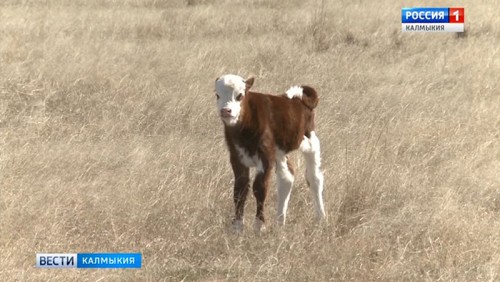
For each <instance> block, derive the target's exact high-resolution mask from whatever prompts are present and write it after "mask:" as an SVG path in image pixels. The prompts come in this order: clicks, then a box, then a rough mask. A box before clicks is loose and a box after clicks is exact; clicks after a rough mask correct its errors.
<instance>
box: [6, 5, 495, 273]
mask: <svg viewBox="0 0 500 282" xmlns="http://www.w3.org/2000/svg"><path fill="white" fill-rule="evenodd" d="M464 3H465V4H464V5H465V9H466V21H467V22H466V29H467V30H468V33H467V36H465V37H456V36H454V35H453V34H402V33H401V32H400V9H401V7H403V6H411V5H412V4H413V3H411V2H410V1H400V2H398V1H389V0H383V1H378V3H372V1H310V3H307V2H306V3H303V1H298V0H297V1H287V2H286V4H285V1H270V0H253V1H243V0H239V1H223V0H186V1H181V0H179V1H167V0H165V1H160V0H123V1H117V0H88V1H87V0H85V1H84V0H6V1H3V2H2V4H0V142H1V143H0V149H1V151H0V169H1V173H0V250H1V252H0V280H1V281H13V280H43V281H47V280H51V281H65V280H86V281H96V280H100V279H101V278H104V280H105V281H110V280H111V281H119V280H136V281H139V280H142V281H144V280H149V281H157V280H169V281H170V280H173V281H175V280H203V281H213V280H225V279H228V280H246V281H255V280H292V281H306V280H309V281H310V280H315V281H325V280H336V281H339V280H354V281H374V280H383V281H409V280H420V281H422V280H428V281H499V280H500V184H499V183H500V133H499V132H500V90H499V89H500V85H499V82H498V78H499V73H500V49H499V46H500V20H499V17H498V16H497V9H496V8H498V5H497V4H498V3H497V2H496V0H490V1H472V0H470V1H465V2H464ZM419 5H421V6H425V5H433V6H454V5H456V3H455V1H440V2H438V3H436V1H428V2H425V3H423V4H422V3H419ZM374 11H377V12H376V13H375V14H374ZM228 72H231V73H239V74H242V75H245V76H246V75H250V74H253V75H255V76H256V77H257V80H256V89H257V90H261V91H269V92H283V91H284V90H286V89H287V87H289V86H290V85H292V84H294V83H308V84H311V85H314V86H316V87H317V88H318V90H319V91H320V95H321V101H320V106H319V109H318V127H319V128H318V133H319V136H320V138H321V140H322V148H323V159H324V170H325V173H326V190H325V201H326V207H327V210H328V211H327V212H328V217H329V220H328V222H327V223H326V224H324V225H321V226H317V225H315V224H314V223H313V208H312V202H311V198H310V195H309V192H308V190H307V188H306V187H307V186H306V185H305V181H304V177H303V175H302V173H301V174H300V175H299V176H298V177H297V181H296V184H295V186H294V191H293V193H292V199H291V203H290V211H289V225H287V226H286V227H285V228H284V229H283V230H277V229H276V228H275V227H274V226H273V225H272V224H271V228H270V231H269V232H268V233H266V234H264V235H262V236H260V237H259V236H256V235H254V234H253V232H251V231H250V230H247V232H245V233H244V234H243V235H241V236H236V235H233V234H231V233H230V232H228V231H227V227H228V224H229V220H230V217H231V215H232V213H233V207H232V203H231V202H232V201H231V191H232V188H231V185H232V176H231V175H232V174H231V172H230V169H229V162H228V158H227V152H226V148H225V145H224V142H223V138H222V125H221V123H220V121H219V120H218V119H217V117H216V115H215V103H214V101H213V99H214V98H213V80H214V79H215V77H217V76H218V75H220V74H223V73H228ZM302 165H303V163H302V162H299V166H300V167H301V168H302ZM274 191H275V190H274V188H273V190H272V193H271V195H270V200H269V202H268V205H267V206H268V210H267V215H268V217H269V218H271V219H273V218H274V212H275V203H276V200H275V195H274ZM254 208H255V204H254V201H253V198H252V200H251V201H249V204H248V206H247V209H246V211H247V214H246V220H247V223H251V222H252V220H253V218H252V217H253V214H254ZM271 222H272V221H271ZM37 252H141V253H143V256H144V265H143V268H142V269H141V270H44V269H37V268H35V267H34V262H35V253H37Z"/></svg>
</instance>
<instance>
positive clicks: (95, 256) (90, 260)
mask: <svg viewBox="0 0 500 282" xmlns="http://www.w3.org/2000/svg"><path fill="white" fill-rule="evenodd" d="M76 265H77V268H141V266H142V255H141V254H140V253H78V254H77V264H76Z"/></svg>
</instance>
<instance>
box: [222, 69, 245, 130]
mask: <svg viewBox="0 0 500 282" xmlns="http://www.w3.org/2000/svg"><path fill="white" fill-rule="evenodd" d="M253 81H254V79H253V78H250V79H248V80H245V79H244V78H242V77H241V76H238V75H233V74H227V75H223V76H221V77H219V78H217V79H216V80H215V96H216V97H217V113H218V114H219V116H220V118H221V120H222V121H223V122H224V124H226V125H229V126H233V125H235V124H236V123H237V122H238V118H239V116H240V113H241V102H242V101H243V98H244V97H245V94H246V93H247V92H248V89H250V87H251V86H252V84H253Z"/></svg>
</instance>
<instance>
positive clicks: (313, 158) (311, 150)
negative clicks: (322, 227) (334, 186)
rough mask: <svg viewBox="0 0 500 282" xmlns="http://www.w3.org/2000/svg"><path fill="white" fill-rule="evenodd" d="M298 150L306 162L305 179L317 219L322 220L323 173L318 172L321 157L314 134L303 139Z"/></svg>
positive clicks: (323, 213)
mask: <svg viewBox="0 0 500 282" xmlns="http://www.w3.org/2000/svg"><path fill="white" fill-rule="evenodd" d="M300 150H301V151H302V153H303V154H304V158H305V162H306V179H307V183H308V184H309V188H310V189H311V193H312V195H313V199H314V205H315V208H316V215H317V217H318V218H319V219H324V218H325V217H326V215H325V207H324V204H323V173H322V172H321V170H320V167H321V156H320V151H321V150H320V145H319V139H318V137H317V136H316V134H315V133H314V131H312V132H311V137H310V138H307V137H304V140H303V141H302V143H301V144H300Z"/></svg>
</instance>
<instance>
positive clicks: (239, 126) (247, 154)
mask: <svg viewBox="0 0 500 282" xmlns="http://www.w3.org/2000/svg"><path fill="white" fill-rule="evenodd" d="M253 82H254V78H250V79H247V80H245V79H243V78H242V77H240V76H237V75H231V74H228V75H224V76H221V77H219V78H217V79H216V81H215V92H216V94H215V95H216V97H217V108H218V114H219V115H220V118H221V120H222V122H223V124H224V133H225V137H226V143H227V146H228V148H229V156H230V161H231V166H232V169H233V173H234V204H235V207H236V213H235V217H234V219H233V227H234V228H235V229H236V230H241V229H243V210H244V206H245V200H246V198H247V194H248V190H249V188H250V173H249V168H250V167H256V169H257V172H256V175H255V180H254V182H253V186H252V188H253V194H254V196H255V198H256V200H257V214H256V219H255V224H254V228H255V230H256V231H257V232H259V231H261V230H262V229H263V228H264V223H265V221H266V220H265V217H264V202H265V200H266V196H267V192H268V187H269V181H270V176H271V171H272V169H273V167H274V166H275V165H276V175H277V184H278V224H280V225H284V224H285V219H286V211H287V207H288V201H289V199H290V192H291V190H292V185H293V180H294V170H293V166H292V163H291V161H290V158H289V157H288V156H287V154H288V153H289V152H291V151H294V150H297V149H300V151H302V153H303V154H304V157H305V164H306V180H307V183H308V185H309V187H310V188H311V192H312V194H313V198H314V204H315V208H316V215H317V216H318V218H320V219H322V218H324V217H325V210H324V207H323V196H322V193H323V174H322V172H321V171H320V162H321V159H320V145H319V139H318V137H316V134H315V132H314V108H315V107H316V105H317V104H318V95H317V93H316V91H315V90H314V89H313V88H312V87H309V86H294V87H292V88H290V89H289V90H288V91H287V92H286V93H285V94H283V95H279V96H276V95H268V94H262V93H257V92H252V91H249V90H250V88H251V87H252V85H253Z"/></svg>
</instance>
